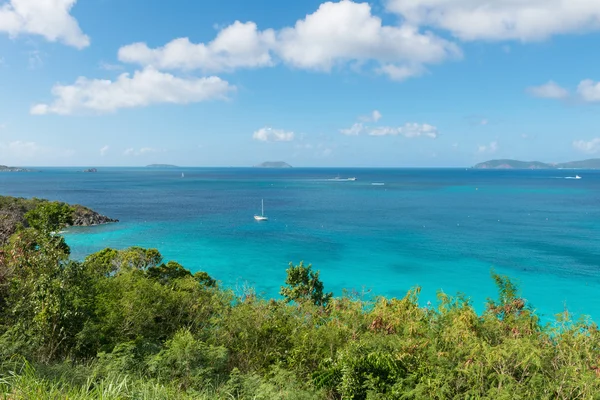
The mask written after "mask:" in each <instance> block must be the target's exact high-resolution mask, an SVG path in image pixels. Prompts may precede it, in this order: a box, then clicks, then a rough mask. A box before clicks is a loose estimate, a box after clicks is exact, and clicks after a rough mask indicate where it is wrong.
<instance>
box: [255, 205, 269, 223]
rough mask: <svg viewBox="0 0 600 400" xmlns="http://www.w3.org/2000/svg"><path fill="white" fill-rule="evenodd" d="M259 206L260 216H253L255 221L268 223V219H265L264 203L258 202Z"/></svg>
mask: <svg viewBox="0 0 600 400" xmlns="http://www.w3.org/2000/svg"><path fill="white" fill-rule="evenodd" d="M260 205H261V207H260V208H261V212H260V215H255V216H254V219H255V220H257V221H268V220H269V218H267V217H265V201H264V200H261V201H260Z"/></svg>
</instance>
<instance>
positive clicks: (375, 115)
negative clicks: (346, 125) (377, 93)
mask: <svg viewBox="0 0 600 400" xmlns="http://www.w3.org/2000/svg"><path fill="white" fill-rule="evenodd" d="M381 117H383V115H381V113H380V112H379V111H378V110H373V112H371V114H369V115H363V116H361V117H358V119H359V120H361V121H363V122H377V121H379V120H380V119H381Z"/></svg>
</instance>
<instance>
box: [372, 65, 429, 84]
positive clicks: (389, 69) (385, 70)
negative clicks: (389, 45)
mask: <svg viewBox="0 0 600 400" xmlns="http://www.w3.org/2000/svg"><path fill="white" fill-rule="evenodd" d="M377 71H378V72H379V73H381V74H384V75H387V76H388V77H389V78H390V79H391V80H393V81H397V82H402V81H405V80H406V79H408V78H414V77H416V76H420V75H422V74H423V73H424V72H425V69H424V68H423V66H421V65H400V66H398V65H394V64H386V65H383V66H382V67H380V68H379V69H378V70H377Z"/></svg>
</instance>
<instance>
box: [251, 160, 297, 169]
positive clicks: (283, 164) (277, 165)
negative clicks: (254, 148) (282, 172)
mask: <svg viewBox="0 0 600 400" xmlns="http://www.w3.org/2000/svg"><path fill="white" fill-rule="evenodd" d="M254 167H255V168H292V166H291V165H290V164H288V163H286V162H283V161H265V162H264V163H260V164H258V165H255V166H254Z"/></svg>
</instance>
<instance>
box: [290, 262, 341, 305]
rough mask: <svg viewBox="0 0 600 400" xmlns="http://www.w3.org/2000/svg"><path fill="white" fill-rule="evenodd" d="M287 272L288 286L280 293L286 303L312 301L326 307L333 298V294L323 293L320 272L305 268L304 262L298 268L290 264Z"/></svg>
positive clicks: (308, 267)
mask: <svg viewBox="0 0 600 400" xmlns="http://www.w3.org/2000/svg"><path fill="white" fill-rule="evenodd" d="M286 272H287V278H286V280H285V284H286V285H287V286H282V287H281V291H280V294H281V295H282V296H283V297H285V300H286V302H288V303H289V302H292V301H295V302H297V303H302V302H306V301H310V302H312V303H313V304H315V305H317V306H326V305H327V303H328V302H329V300H331V298H332V297H333V293H323V289H324V286H323V282H321V280H320V279H319V271H317V272H313V271H312V265H310V264H309V265H308V266H304V262H303V261H302V262H300V264H299V265H296V266H295V265H293V264H292V263H290V267H289V268H288V269H287V271H286Z"/></svg>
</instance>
